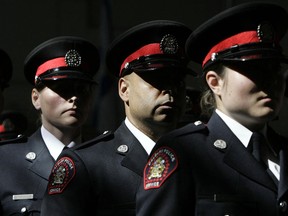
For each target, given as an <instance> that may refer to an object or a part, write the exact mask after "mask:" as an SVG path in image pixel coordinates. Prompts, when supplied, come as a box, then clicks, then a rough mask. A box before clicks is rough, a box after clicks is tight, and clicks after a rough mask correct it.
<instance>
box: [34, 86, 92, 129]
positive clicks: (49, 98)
mask: <svg viewBox="0 0 288 216" xmlns="http://www.w3.org/2000/svg"><path fill="white" fill-rule="evenodd" d="M92 90H93V89H92V88H91V86H90V84H87V83H85V82H79V81H51V83H46V87H45V88H44V89H42V90H41V91H38V90H36V89H33V91H32V102H33V104H34V107H35V108H36V109H38V110H41V118H42V124H43V125H44V126H46V128H47V129H48V128H49V127H63V128H65V127H79V126H81V125H82V124H83V123H84V121H85V120H86V118H87V115H88V114H89V110H90V107H91V106H90V105H91V101H92V100H91V99H92Z"/></svg>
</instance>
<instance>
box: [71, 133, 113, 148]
mask: <svg viewBox="0 0 288 216" xmlns="http://www.w3.org/2000/svg"><path fill="white" fill-rule="evenodd" d="M113 137H114V133H113V132H112V131H104V132H103V133H102V134H100V135H99V136H97V137H95V138H93V139H91V140H88V141H86V142H84V143H82V144H80V145H76V146H75V147H74V148H73V149H82V148H86V147H87V146H90V145H95V144H97V143H99V142H102V141H108V140H111V139H112V138H113Z"/></svg>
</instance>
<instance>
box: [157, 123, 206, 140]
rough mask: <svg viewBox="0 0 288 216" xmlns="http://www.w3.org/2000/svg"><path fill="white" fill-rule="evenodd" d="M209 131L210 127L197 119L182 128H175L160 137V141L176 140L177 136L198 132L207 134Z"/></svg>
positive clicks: (182, 136) (183, 136) (181, 136)
mask: <svg viewBox="0 0 288 216" xmlns="http://www.w3.org/2000/svg"><path fill="white" fill-rule="evenodd" d="M207 132H208V128H207V126H206V124H204V123H203V122H201V121H196V122H194V123H190V124H187V125H185V126H183V127H181V128H178V129H176V130H173V131H171V132H169V133H167V134H165V135H164V136H162V137H161V138H160V140H159V141H158V143H161V142H163V141H167V140H174V139H176V138H185V137H186V136H190V135H193V136H195V135H197V134H205V133H207Z"/></svg>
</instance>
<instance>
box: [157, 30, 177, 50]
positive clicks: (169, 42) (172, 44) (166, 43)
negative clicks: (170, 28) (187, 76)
mask: <svg viewBox="0 0 288 216" xmlns="http://www.w3.org/2000/svg"><path fill="white" fill-rule="evenodd" d="M160 49H161V51H162V52H163V53H164V54H176V53H177V52H178V49H179V45H178V42H177V39H176V37H175V36H173V35H171V34H167V35H165V36H164V37H163V38H162V39H161V42H160Z"/></svg>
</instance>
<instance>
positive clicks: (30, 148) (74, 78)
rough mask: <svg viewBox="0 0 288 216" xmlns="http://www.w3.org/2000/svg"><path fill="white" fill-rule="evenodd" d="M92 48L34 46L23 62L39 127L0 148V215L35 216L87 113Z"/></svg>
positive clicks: (72, 40) (70, 42)
mask: <svg viewBox="0 0 288 216" xmlns="http://www.w3.org/2000/svg"><path fill="white" fill-rule="evenodd" d="M98 66H99V56H98V50H97V49H96V47H95V46H94V45H93V44H91V43H90V42H88V41H86V40H84V39H82V38H78V37H71V36H63V37H56V38H53V39H50V40H48V41H46V42H44V43H42V44H40V45H39V46H37V47H36V48H35V49H34V50H32V51H31V53H30V54H29V55H28V56H27V58H26V61H25V68H24V69H25V70H24V72H25V76H26V78H27V80H28V81H29V82H30V83H31V84H33V85H34V88H33V89H32V93H31V98H32V103H33V105H34V107H35V109H36V110H38V111H39V113H40V116H41V122H42V126H41V128H39V129H38V130H37V131H36V132H35V133H34V134H33V135H32V136H31V137H29V138H28V140H27V141H26V142H24V143H13V144H12V143H10V144H9V143H8V144H5V145H1V146H0V167H1V174H0V201H1V207H0V214H1V215H18V214H19V215H21V214H23V215H39V214H40V206H41V202H42V198H43V195H44V192H45V190H46V186H47V183H48V177H49V174H50V171H51V168H52V166H53V164H54V162H55V160H56V159H57V157H58V155H59V154H60V153H61V151H62V149H63V148H64V147H65V146H73V145H76V144H78V143H79V142H81V141H82V140H81V126H82V125H83V123H84V122H85V120H86V118H87V115H88V113H89V107H90V104H91V99H92V92H93V86H94V85H95V83H94V81H93V75H94V74H95V73H96V71H97V70H98Z"/></svg>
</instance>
